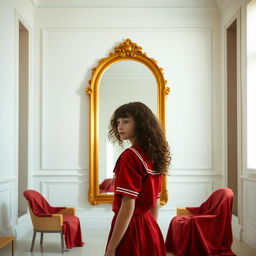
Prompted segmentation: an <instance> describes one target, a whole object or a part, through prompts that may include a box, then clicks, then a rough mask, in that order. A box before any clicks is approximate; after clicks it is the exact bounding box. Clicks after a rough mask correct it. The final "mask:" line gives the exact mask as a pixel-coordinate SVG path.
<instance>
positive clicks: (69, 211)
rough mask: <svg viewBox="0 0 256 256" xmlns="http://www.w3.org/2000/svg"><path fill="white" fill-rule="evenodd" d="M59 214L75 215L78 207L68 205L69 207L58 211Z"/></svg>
mask: <svg viewBox="0 0 256 256" xmlns="http://www.w3.org/2000/svg"><path fill="white" fill-rule="evenodd" d="M58 214H63V215H70V216H75V215H76V208H73V207H67V208H65V209H62V210H60V211H59V212H58Z"/></svg>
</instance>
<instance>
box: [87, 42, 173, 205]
mask: <svg viewBox="0 0 256 256" xmlns="http://www.w3.org/2000/svg"><path fill="white" fill-rule="evenodd" d="M89 83H90V87H87V88H86V92H87V94H88V95H89V96H90V181H89V195H88V199H89V202H90V203H91V204H93V205H95V204H100V203H112V201H113V187H112V186H111V181H112V176H113V168H114V164H115V161H116V159H117V157H118V156H119V154H120V153H121V152H122V151H123V150H124V148H121V147H120V146H119V145H118V144H116V145H115V144H114V145H113V144H111V143H110V142H109V141H108V137H107V134H108V125H109V122H110V118H111V116H112V114H113V113H114V111H115V109H116V108H117V107H119V106H120V105H122V104H125V103H128V102H133V101H140V102H143V103H145V104H146V105H147V106H149V107H150V108H151V110H152V111H153V112H154V113H155V115H156V116H158V118H159V120H160V122H161V123H162V125H163V127H164V128H165V105H166V95H167V94H168V93H169V88H168V87H166V83H167V82H166V80H165V79H164V75H163V72H162V69H161V68H160V67H158V65H157V62H156V61H155V60H154V59H152V58H149V57H147V55H146V53H142V48H141V47H140V46H138V45H137V44H135V43H133V42H132V41H131V40H129V39H127V40H125V41H124V42H123V43H121V44H120V45H118V46H117V47H115V49H114V51H113V52H111V53H110V54H109V57H107V58H104V59H101V60H100V62H99V64H98V66H97V67H96V68H94V69H93V70H92V78H91V80H90V81H89ZM128 146H130V145H129V144H128V143H127V145H126V147H128ZM167 200H168V194H167V188H166V176H165V177H164V179H163V184H162V192H161V197H160V203H161V204H162V205H163V204H166V202H167Z"/></svg>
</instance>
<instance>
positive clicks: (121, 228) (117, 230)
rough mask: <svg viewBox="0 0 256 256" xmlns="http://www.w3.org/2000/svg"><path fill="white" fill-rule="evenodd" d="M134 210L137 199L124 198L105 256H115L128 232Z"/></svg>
mask: <svg viewBox="0 0 256 256" xmlns="http://www.w3.org/2000/svg"><path fill="white" fill-rule="evenodd" d="M134 208H135V199H134V198H131V197H128V196H123V198H122V204H121V207H120V210H119V212H118V214H117V217H116V222H115V226H114V230H113V233H112V236H111V238H110V241H109V244H108V248H107V251H106V253H105V256H112V255H113V256H114V255H115V250H116V248H117V246H118V244H119V243H120V241H121V239H122V238H123V236H124V233H125V231H126V230H127V228H128V225H129V223H130V221H131V218H132V215H133V212H134Z"/></svg>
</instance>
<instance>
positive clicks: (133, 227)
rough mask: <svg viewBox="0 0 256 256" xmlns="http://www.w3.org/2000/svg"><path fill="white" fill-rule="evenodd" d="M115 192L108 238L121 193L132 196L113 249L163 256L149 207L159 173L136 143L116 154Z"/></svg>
mask: <svg viewBox="0 0 256 256" xmlns="http://www.w3.org/2000/svg"><path fill="white" fill-rule="evenodd" d="M114 173H115V196H114V202H113V211H114V213H115V216H114V217H113V220H112V225H111V230H110V233H109V237H108V242H109V240H110V238H111V234H112V232H113V228H114V225H115V220H116V217H117V213H118V211H119V209H120V206H121V202H122V196H123V195H125V196H129V197H132V198H135V199H136V202H135V209H134V213H133V216H132V218H131V221H130V223H129V226H128V228H127V230H126V232H125V234H124V236H123V238H122V240H121V242H120V244H119V245H118V247H117V249H116V254H115V255H116V256H165V255H166V252H165V245H164V239H163V236H162V232H161V230H160V228H159V226H158V224H157V222H156V221H155V219H154V217H153V216H152V214H151V212H150V209H151V208H153V207H155V204H156V200H157V198H159V196H160V192H161V183H162V175H161V174H160V173H159V172H156V171H154V170H153V165H152V163H151V161H150V160H149V158H148V157H147V155H146V154H145V152H144V151H143V150H142V149H141V148H140V147H139V146H137V145H136V146H132V147H130V148H128V149H126V150H125V151H124V152H123V153H122V154H121V155H120V157H119V158H118V160H117V162H116V166H115V169H114Z"/></svg>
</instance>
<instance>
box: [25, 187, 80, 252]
mask: <svg viewBox="0 0 256 256" xmlns="http://www.w3.org/2000/svg"><path fill="white" fill-rule="evenodd" d="M23 195H24V197H25V198H26V199H27V200H28V202H29V206H30V209H31V211H32V212H33V214H34V215H36V216H37V217H51V216H54V214H62V215H63V225H62V227H61V228H62V231H63V233H64V237H65V243H66V247H67V248H68V249H71V248H72V247H76V246H83V245H84V243H83V241H82V233H81V227H80V221H79V218H78V217H77V216H71V215H68V211H66V212H67V213H65V214H64V212H65V209H67V208H66V207H52V206H50V205H49V203H48V202H47V201H46V199H45V198H44V197H43V196H42V195H41V194H40V193H38V192H37V191H35V190H26V191H24V193H23ZM70 209H74V208H70ZM70 212H71V211H70ZM33 225H34V223H33ZM34 229H35V228H34ZM47 230H48V231H49V228H47ZM35 231H37V232H43V231H41V230H35ZM45 232H46V231H45Z"/></svg>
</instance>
